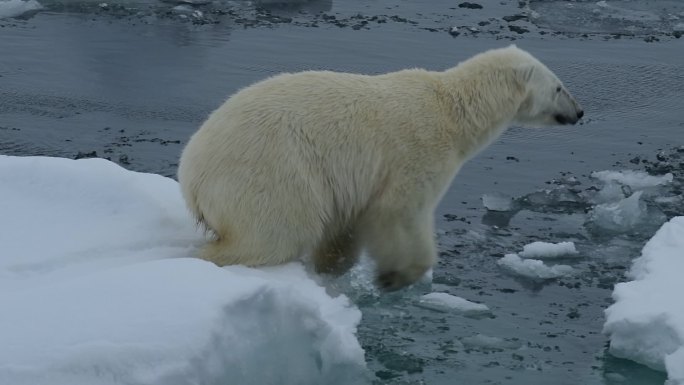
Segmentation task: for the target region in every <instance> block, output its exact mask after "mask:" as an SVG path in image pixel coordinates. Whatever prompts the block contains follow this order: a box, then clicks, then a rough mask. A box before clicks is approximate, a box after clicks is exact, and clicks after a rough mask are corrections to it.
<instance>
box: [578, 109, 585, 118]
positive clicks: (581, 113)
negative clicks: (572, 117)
mask: <svg viewBox="0 0 684 385" xmlns="http://www.w3.org/2000/svg"><path fill="white" fill-rule="evenodd" d="M583 116H584V110H579V111H577V119H582V117H583Z"/></svg>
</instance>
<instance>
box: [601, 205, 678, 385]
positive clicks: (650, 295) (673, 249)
mask: <svg viewBox="0 0 684 385" xmlns="http://www.w3.org/2000/svg"><path fill="white" fill-rule="evenodd" d="M682 272H684V217H677V218H674V219H672V220H670V221H669V222H668V223H666V224H664V225H663V226H662V227H661V228H660V230H658V232H657V233H656V234H655V236H653V238H651V240H650V241H649V242H648V243H647V244H646V246H645V247H644V249H643V251H642V254H641V257H639V258H637V259H636V260H634V263H633V265H632V268H631V270H630V271H629V277H630V278H632V279H633V280H632V281H631V282H626V283H619V284H617V285H616V286H615V290H614V292H613V299H614V300H615V304H613V305H612V306H610V307H609V308H608V309H607V310H606V323H605V326H604V332H605V333H607V334H609V335H610V352H611V354H613V355H615V356H618V357H623V358H628V359H631V360H634V361H637V362H640V363H642V364H644V365H648V366H650V367H651V368H654V369H657V370H664V371H667V373H668V377H669V379H670V381H671V382H670V383H672V384H684V305H682V298H681V297H682V293H684V280H683V279H682Z"/></svg>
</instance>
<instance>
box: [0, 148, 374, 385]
mask: <svg viewBox="0 0 684 385" xmlns="http://www.w3.org/2000/svg"><path fill="white" fill-rule="evenodd" d="M0 212H1V213H2V216H0V293H1V294H0V309H2V316H1V317H0V341H2V343H0V383H2V384H13V385H23V384H26V385H28V384H31V385H41V384H50V385H61V384H65V385H66V384H68V385H81V384H83V385H85V384H88V385H99V384H106V385H109V384H164V385H174V384H190V383H205V384H206V383H225V382H226V381H229V382H230V383H236V384H280V383H292V384H294V383H296V384H319V383H332V384H338V383H339V384H346V383H359V382H362V380H361V378H362V377H363V376H365V364H364V352H363V350H362V349H361V347H360V345H359V343H358V341H357V340H356V338H355V335H354V334H355V329H356V326H357V324H358V322H359V321H360V317H361V314H360V312H359V311H358V309H356V308H354V307H352V306H350V304H349V301H348V300H347V298H346V297H344V296H339V297H336V298H331V297H330V296H329V295H328V294H326V291H325V289H324V288H322V287H320V286H319V285H317V284H316V283H315V282H314V281H313V280H311V279H310V278H308V277H307V275H306V273H305V271H304V269H303V267H302V266H301V265H300V264H290V265H286V266H281V267H277V268H267V269H260V270H257V269H249V268H245V267H240V266H233V267H228V268H219V267H217V266H215V265H213V264H211V263H208V262H205V261H201V260H198V259H194V258H187V257H188V256H190V255H191V254H192V253H193V251H194V249H195V247H196V246H197V245H198V244H199V243H200V242H202V240H203V237H202V236H201V234H199V233H198V232H197V231H196V230H195V226H194V223H193V221H192V220H191V219H190V218H189V217H188V216H187V214H186V210H185V208H184V205H183V202H182V199H181V197H180V193H179V192H178V186H177V184H176V182H175V181H173V180H171V179H168V178H164V177H161V176H158V175H152V174H142V173H135V172H130V171H126V170H124V169H122V168H120V167H119V166H116V165H115V164H113V163H111V162H108V161H105V160H101V159H82V160H78V161H74V160H68V159H58V158H43V157H28V158H19V157H7V156H0Z"/></svg>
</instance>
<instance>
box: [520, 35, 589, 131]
mask: <svg viewBox="0 0 684 385" xmlns="http://www.w3.org/2000/svg"><path fill="white" fill-rule="evenodd" d="M508 50H510V51H511V53H512V54H514V55H515V56H517V58H516V59H518V60H516V61H517V63H518V64H517V65H516V66H515V72H516V76H517V77H518V79H519V81H520V84H522V85H523V89H524V100H523V102H522V103H521V105H520V107H519V109H518V111H517V113H516V115H515V118H514V121H515V122H516V123H518V124H521V125H524V126H532V127H540V126H549V125H554V124H575V123H577V121H578V120H579V119H580V118H582V116H584V111H583V110H582V107H581V106H580V105H579V103H577V101H576V100H575V98H573V97H572V95H571V94H570V92H568V90H567V89H566V88H565V86H564V85H563V82H561V81H560V80H559V79H558V77H557V76H556V75H555V74H554V73H553V72H551V70H549V69H548V68H547V67H546V66H545V65H544V64H542V63H541V62H539V61H538V60H537V59H535V58H534V57H533V56H532V55H530V54H528V53H527V52H525V51H522V50H520V49H518V48H516V47H515V46H511V47H509V48H508Z"/></svg>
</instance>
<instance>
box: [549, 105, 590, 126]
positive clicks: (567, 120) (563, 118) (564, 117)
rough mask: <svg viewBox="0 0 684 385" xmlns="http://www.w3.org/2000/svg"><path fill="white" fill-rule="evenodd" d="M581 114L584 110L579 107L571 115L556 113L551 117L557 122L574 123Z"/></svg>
mask: <svg viewBox="0 0 684 385" xmlns="http://www.w3.org/2000/svg"><path fill="white" fill-rule="evenodd" d="M583 116H584V110H582V109H581V108H580V109H578V110H577V111H575V113H574V114H573V115H572V116H569V115H563V114H556V115H554V116H553V118H554V119H555V120H556V122H557V123H558V124H576V123H577V122H578V121H579V120H580V119H582V117H583Z"/></svg>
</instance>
